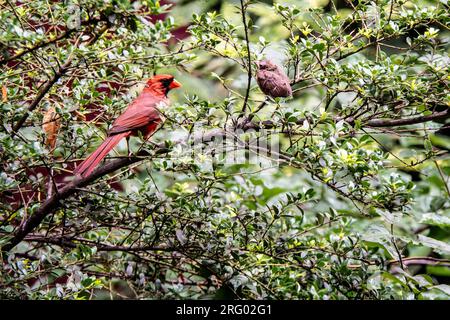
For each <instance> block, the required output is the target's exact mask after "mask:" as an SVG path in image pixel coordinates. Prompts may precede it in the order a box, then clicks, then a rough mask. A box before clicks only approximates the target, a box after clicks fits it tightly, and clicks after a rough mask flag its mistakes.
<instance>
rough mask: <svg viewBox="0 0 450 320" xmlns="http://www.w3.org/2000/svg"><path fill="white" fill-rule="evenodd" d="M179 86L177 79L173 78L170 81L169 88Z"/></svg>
mask: <svg viewBox="0 0 450 320" xmlns="http://www.w3.org/2000/svg"><path fill="white" fill-rule="evenodd" d="M179 87H181V83H179V82H178V81H177V80H175V79H173V81H172V83H171V84H170V85H169V88H170V89H176V88H179Z"/></svg>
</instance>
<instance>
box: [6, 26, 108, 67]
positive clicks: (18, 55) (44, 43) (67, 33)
mask: <svg viewBox="0 0 450 320" xmlns="http://www.w3.org/2000/svg"><path fill="white" fill-rule="evenodd" d="M102 20H104V19H102V18H91V19H89V20H86V21H83V22H81V25H90V24H96V23H98V22H100V21H102ZM75 31H77V29H69V30H66V31H64V32H63V33H62V34H60V35H59V36H56V37H55V38H52V39H49V40H48V41H42V42H39V43H37V44H35V45H34V46H32V47H28V48H26V49H24V50H23V51H20V52H18V53H16V54H15V55H12V56H10V57H8V58H4V59H2V60H0V66H2V65H4V64H6V63H8V62H9V61H14V60H17V59H20V58H21V57H22V56H24V55H26V54H27V53H30V52H33V51H36V50H38V49H40V48H43V47H46V46H48V45H51V44H53V43H56V42H58V41H60V40H63V39H66V38H68V37H69V36H70V35H71V34H72V33H74V32H75Z"/></svg>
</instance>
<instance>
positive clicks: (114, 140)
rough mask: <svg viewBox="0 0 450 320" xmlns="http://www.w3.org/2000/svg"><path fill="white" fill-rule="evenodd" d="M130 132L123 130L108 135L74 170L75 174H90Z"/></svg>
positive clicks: (83, 175)
mask: <svg viewBox="0 0 450 320" xmlns="http://www.w3.org/2000/svg"><path fill="white" fill-rule="evenodd" d="M129 134H130V133H129V132H123V133H119V134H115V135H113V136H110V137H107V138H106V140H105V141H103V143H102V144H101V145H100V146H99V147H98V148H97V150H95V151H94V152H93V153H92V154H91V155H90V156H89V157H87V158H86V159H85V160H84V161H83V162H82V163H81V164H80V165H79V166H78V167H77V168H76V169H75V170H74V171H73V174H74V175H81V176H82V177H87V176H89V175H90V174H91V173H92V171H94V169H95V167H97V165H98V164H99V163H100V162H101V161H102V160H103V158H104V157H106V155H107V154H108V153H109V152H110V151H111V150H112V149H113V148H114V147H115V146H116V145H117V144H118V143H119V141H120V140H121V139H122V138H123V137H126V136H128V135H129Z"/></svg>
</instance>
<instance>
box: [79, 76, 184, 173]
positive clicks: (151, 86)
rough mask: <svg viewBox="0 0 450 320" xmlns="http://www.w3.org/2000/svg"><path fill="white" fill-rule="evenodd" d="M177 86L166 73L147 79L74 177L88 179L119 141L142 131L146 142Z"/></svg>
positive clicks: (172, 78)
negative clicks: (168, 95) (79, 176)
mask: <svg viewBox="0 0 450 320" xmlns="http://www.w3.org/2000/svg"><path fill="white" fill-rule="evenodd" d="M179 87H181V84H180V83H179V82H178V81H176V80H175V79H174V77H173V76H171V75H168V74H160V75H156V76H154V77H153V78H151V79H149V80H148V81H147V84H146V86H145V88H144V90H143V91H142V92H141V94H140V95H139V96H138V97H137V98H136V99H135V100H134V101H133V102H132V103H131V104H130V105H129V106H128V107H127V109H126V110H125V112H124V113H122V114H121V115H120V116H119V117H118V118H117V119H116V120H115V121H114V123H113V125H112V127H111V129H109V132H108V137H107V138H106V140H105V141H103V143H102V144H101V145H100V146H99V147H98V148H97V150H95V151H94V152H93V153H92V154H91V155H90V156H89V157H87V158H86V160H84V161H83V162H82V163H81V164H80V165H79V166H78V167H77V168H76V169H75V170H74V172H73V173H74V175H81V176H82V177H87V176H89V175H90V174H91V173H92V171H93V170H94V169H95V167H96V166H97V165H98V164H99V163H100V161H102V159H103V158H104V157H106V155H107V154H108V153H109V151H111V149H113V148H114V147H115V146H116V145H117V144H118V143H119V141H120V140H121V139H122V138H125V137H129V136H132V135H133V136H136V135H138V132H141V133H142V135H143V136H144V137H145V139H148V138H149V137H150V136H151V135H152V134H153V133H154V132H155V131H156V129H157V128H158V125H159V124H160V122H161V120H162V119H161V115H160V112H159V110H158V109H159V108H161V107H164V105H167V104H168V103H169V99H168V98H167V93H168V92H169V91H170V89H175V88H179Z"/></svg>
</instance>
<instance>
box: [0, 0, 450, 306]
mask: <svg viewBox="0 0 450 320" xmlns="http://www.w3.org/2000/svg"><path fill="white" fill-rule="evenodd" d="M0 3H1V10H0V67H1V68H2V72H1V74H0V86H1V87H2V101H1V102H0V108H1V112H0V116H1V127H0V157H1V160H2V161H1V163H2V166H1V173H0V199H1V200H2V201H1V203H0V247H3V248H5V246H6V248H7V250H3V251H0V254H1V256H2V258H3V262H2V264H1V267H0V297H1V298H31V299H58V298H63V299H109V298H114V299H115V298H151V299H160V298H209V299H213V298H247V299H297V298H300V299H437V298H439V299H448V298H449V297H450V287H449V286H448V285H447V284H446V283H448V282H449V277H450V270H449V266H450V260H448V259H449V258H450V245H449V240H450V190H449V186H450V181H449V176H450V157H449V153H448V152H449V150H450V138H449V136H450V135H449V131H450V130H449V123H450V122H449V119H450V112H449V105H450V93H449V80H450V76H449V68H450V58H449V56H448V49H449V40H450V36H449V24H450V17H449V14H448V11H449V8H448V5H447V4H446V1H441V2H438V1H423V0H413V1H403V0H380V1H377V2H376V3H375V2H371V1H366V0H359V1H353V2H350V1H340V0H337V1H335V2H327V1H326V0H318V1H294V0H289V1H274V3H272V1H248V0H247V1H242V2H241V1H190V0H182V1H178V2H175V1H174V5H173V6H171V5H167V4H160V3H159V2H158V1H154V0H139V1H129V0H110V1H105V0H72V1H68V3H63V2H59V1H41V0H35V1H27V2H25V3H23V4H21V5H18V6H16V5H14V4H13V3H14V1H13V0H9V1H0ZM156 14H166V15H163V16H161V15H159V16H158V17H159V19H150V17H154V15H156ZM243 17H245V19H243ZM183 26H187V32H188V33H189V34H185V31H184V30H185V28H183ZM180 27H181V28H180ZM174 30H175V31H174ZM184 36H188V37H184ZM177 37H180V38H183V39H178V40H177V39H176V38H177ZM248 48H249V49H250V52H248ZM263 57H268V58H270V59H272V60H274V61H276V62H278V63H279V64H280V65H283V66H284V67H285V70H287V71H288V75H289V77H290V79H292V86H293V89H294V94H293V98H289V99H279V98H277V99H275V100H273V99H270V100H268V101H267V103H266V105H264V106H263V105H262V102H263V101H264V99H265V97H264V95H263V94H262V92H261V91H260V89H259V88H258V86H257V85H256V82H255V81H254V78H253V80H252V81H251V82H250V83H249V82H248V78H249V77H248V75H249V74H250V75H252V76H254V74H255V71H256V64H255V62H256V61H257V60H259V59H262V58H263ZM155 73H171V74H174V75H175V77H176V79H177V80H178V81H179V82H181V83H182V84H183V88H181V89H180V90H177V91H174V92H171V93H170V98H171V101H172V104H171V106H170V107H168V108H167V109H166V110H164V115H165V117H166V121H165V123H164V126H163V127H162V128H161V129H160V130H159V131H158V132H157V133H156V134H155V136H154V137H153V138H152V143H150V142H144V141H143V140H142V139H141V138H140V137H136V138H132V140H131V150H132V152H133V153H134V155H133V156H132V157H133V159H135V160H136V161H134V163H133V164H132V165H129V166H123V167H122V168H120V170H116V171H114V173H111V174H105V175H103V176H101V177H100V178H99V179H97V180H96V181H93V182H90V183H88V184H87V185H84V186H80V187H79V188H77V192H76V193H75V194H73V195H70V196H68V197H65V198H64V199H61V201H56V203H57V205H56V208H55V210H51V211H49V212H48V213H46V214H45V218H44V219H43V221H42V223H40V224H39V226H38V227H37V228H34V229H33V230H32V232H29V233H28V234H27V235H26V236H25V238H24V239H21V240H22V241H20V243H19V244H18V245H17V246H15V247H14V248H9V247H8V244H10V243H11V241H13V239H14V237H17V234H18V230H20V229H21V228H22V227H23V225H24V224H26V223H27V220H28V219H29V218H30V217H32V216H33V215H34V214H36V212H38V210H39V208H40V207H41V206H42V203H43V202H44V201H45V200H46V198H48V199H50V198H51V197H52V195H53V193H52V192H55V190H58V189H60V188H62V187H63V186H64V184H67V183H68V182H69V181H70V180H71V179H72V176H71V172H72V169H73V167H74V162H77V161H78V162H79V160H80V159H83V158H84V157H86V156H87V155H88V154H89V153H90V152H92V151H93V150H94V149H95V148H96V147H97V146H98V145H99V144H100V143H101V141H102V140H103V139H104V137H105V133H106V130H107V128H108V126H109V125H110V124H111V122H112V121H113V120H114V119H115V118H116V117H117V116H118V115H119V114H120V113H121V111H122V110H123V109H124V108H125V107H126V106H127V104H128V103H129V102H130V101H132V99H133V98H134V97H135V96H136V95H137V93H138V92H139V90H140V88H141V87H142V81H143V80H145V79H146V78H148V77H150V76H152V75H153V74H155ZM51 107H53V108H55V110H56V112H57V114H58V115H59V116H60V117H61V118H60V122H61V128H60V130H59V136H58V139H57V142H56V148H55V150H54V151H51V150H49V148H48V146H46V144H45V136H44V132H43V130H42V122H43V116H44V114H45V113H46V110H48V109H49V108H51ZM255 111H257V113H255V114H254V115H253V116H252V117H248V115H249V114H250V113H252V112H255ZM235 129H240V131H239V130H238V131H235ZM246 129H251V130H247V131H246ZM199 132H203V133H204V136H205V137H207V139H204V141H201V142H198V141H196V139H195V138H194V139H189V138H192V136H195V134H198V133H199ZM228 136H232V137H233V139H234V140H233V141H234V142H236V141H237V142H238V143H237V144H236V145H237V146H238V148H240V149H243V150H244V151H245V152H244V153H243V154H244V158H245V155H246V154H247V156H248V154H249V153H250V154H251V153H254V152H255V151H261V150H255V149H254V148H253V147H252V146H253V145H252V143H251V141H253V140H254V139H257V138H258V137H261V138H265V137H268V136H272V137H273V138H274V140H275V141H278V142H279V152H278V153H277V154H276V159H275V160H273V159H272V160H270V159H267V157H266V158H264V159H265V160H264V161H263V160H262V159H261V163H258V162H255V161H253V162H252V161H235V162H234V163H230V161H226V160H227V159H226V157H225V158H224V157H221V156H220V155H218V154H219V153H220V151H221V150H220V148H219V146H218V145H217V144H215V143H212V142H211V140H212V139H211V138H212V137H216V138H218V137H228ZM192 140H195V142H197V143H196V146H195V147H194V146H193V144H192V143H191V142H192ZM192 150H195V152H192ZM270 156H272V157H274V158H275V155H274V154H272V155H270ZM124 157H127V148H126V145H125V141H124V142H123V144H122V143H121V144H120V145H119V147H118V148H116V150H115V152H111V153H110V156H109V157H108V159H107V160H106V162H112V161H120V159H122V158H124ZM249 157H250V156H249ZM137 160H139V161H137ZM53 178H54V180H53Z"/></svg>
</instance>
